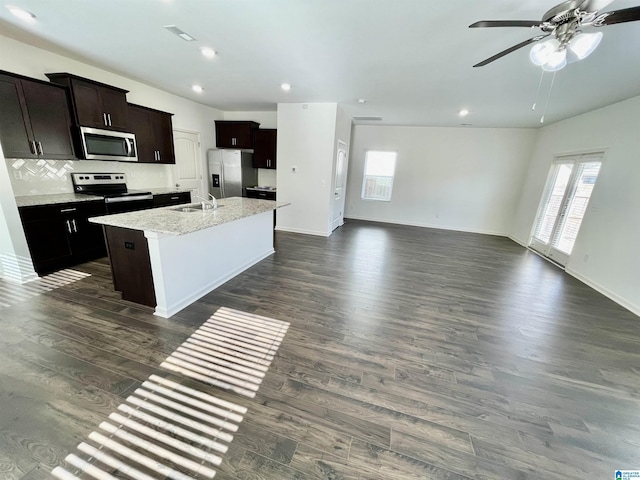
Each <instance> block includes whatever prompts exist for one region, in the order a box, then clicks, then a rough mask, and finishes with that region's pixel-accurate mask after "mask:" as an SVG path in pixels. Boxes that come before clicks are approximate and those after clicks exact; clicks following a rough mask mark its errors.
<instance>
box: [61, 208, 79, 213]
mask: <svg viewBox="0 0 640 480" xmlns="http://www.w3.org/2000/svg"><path fill="white" fill-rule="evenodd" d="M75 211H76V209H75V208H63V209H62V210H60V213H69V212H75Z"/></svg>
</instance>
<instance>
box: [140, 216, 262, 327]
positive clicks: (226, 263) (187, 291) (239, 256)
mask: <svg viewBox="0 0 640 480" xmlns="http://www.w3.org/2000/svg"><path fill="white" fill-rule="evenodd" d="M144 236H145V237H146V238H147V242H148V245H149V258H150V260H151V273H152V277H153V284H154V290H155V294H156V303H157V305H156V309H155V312H154V313H155V315H158V316H160V317H164V318H169V317H171V316H172V315H174V314H176V313H177V312H179V311H180V310H182V309H183V308H185V307H186V306H188V305H190V304H191V303H193V302H195V301H196V300H198V299H199V298H201V297H202V296H204V295H206V294H207V293H209V292H211V291H212V290H214V289H216V288H217V287H219V286H220V285H222V284H223V283H225V282H226V281H227V280H229V279H231V278H233V277H235V276H236V275H238V274H239V273H241V272H243V271H245V270H246V269H248V268H249V267H251V266H252V265H255V264H256V263H258V262H259V261H261V260H263V259H264V258H266V257H268V256H269V255H271V254H273V253H274V249H273V211H272V210H269V211H267V212H263V213H259V214H257V215H251V216H249V217H245V218H242V219H240V220H235V221H232V222H228V223H224V224H222V225H217V226H216V227H214V228H206V229H204V230H199V231H196V232H192V233H188V234H185V235H177V236H176V235H168V234H165V233H158V232H155V231H145V232H144Z"/></svg>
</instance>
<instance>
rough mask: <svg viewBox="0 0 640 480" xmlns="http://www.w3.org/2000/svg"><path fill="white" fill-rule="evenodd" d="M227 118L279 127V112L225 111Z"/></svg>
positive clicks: (262, 126)
mask: <svg viewBox="0 0 640 480" xmlns="http://www.w3.org/2000/svg"><path fill="white" fill-rule="evenodd" d="M224 119H225V120H244V121H246V120H250V121H252V122H258V123H259V124H260V128H278V112H276V111H271V112H224Z"/></svg>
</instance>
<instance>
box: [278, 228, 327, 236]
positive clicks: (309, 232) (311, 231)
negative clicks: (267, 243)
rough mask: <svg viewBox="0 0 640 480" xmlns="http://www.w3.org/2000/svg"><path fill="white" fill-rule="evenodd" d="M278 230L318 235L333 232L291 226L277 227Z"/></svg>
mask: <svg viewBox="0 0 640 480" xmlns="http://www.w3.org/2000/svg"><path fill="white" fill-rule="evenodd" d="M276 231H278V232H289V233H302V234H304V235H315V236H317V237H328V236H329V235H331V232H329V233H327V232H318V231H316V230H304V229H302V228H290V227H276Z"/></svg>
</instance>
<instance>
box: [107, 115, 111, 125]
mask: <svg viewBox="0 0 640 480" xmlns="http://www.w3.org/2000/svg"><path fill="white" fill-rule="evenodd" d="M107 118H108V119H109V126H110V127H111V126H112V125H111V114H110V113H107Z"/></svg>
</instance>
